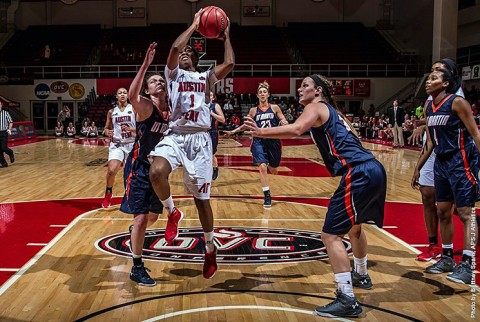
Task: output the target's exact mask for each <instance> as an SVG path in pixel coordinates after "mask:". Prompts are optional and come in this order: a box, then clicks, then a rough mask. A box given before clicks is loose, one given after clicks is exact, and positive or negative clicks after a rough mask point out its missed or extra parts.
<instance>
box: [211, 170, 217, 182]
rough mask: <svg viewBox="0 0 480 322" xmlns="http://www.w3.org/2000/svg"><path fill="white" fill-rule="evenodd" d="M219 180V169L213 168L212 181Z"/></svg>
mask: <svg viewBox="0 0 480 322" xmlns="http://www.w3.org/2000/svg"><path fill="white" fill-rule="evenodd" d="M217 178H218V167H213V173H212V180H217Z"/></svg>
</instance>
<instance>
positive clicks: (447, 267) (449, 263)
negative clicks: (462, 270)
mask: <svg viewBox="0 0 480 322" xmlns="http://www.w3.org/2000/svg"><path fill="white" fill-rule="evenodd" d="M454 268H455V261H454V260H453V258H451V257H448V256H445V255H442V257H440V260H439V261H438V262H436V263H435V264H433V265H430V266H428V267H427V268H426V269H425V272H427V273H430V274H442V273H447V272H452V271H453V269H454Z"/></svg>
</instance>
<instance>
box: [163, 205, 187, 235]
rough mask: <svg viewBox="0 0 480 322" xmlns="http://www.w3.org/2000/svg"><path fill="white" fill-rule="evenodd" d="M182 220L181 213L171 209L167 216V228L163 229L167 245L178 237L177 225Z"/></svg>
mask: <svg viewBox="0 0 480 322" xmlns="http://www.w3.org/2000/svg"><path fill="white" fill-rule="evenodd" d="M182 219H183V212H181V211H180V210H178V209H177V208H173V211H172V213H170V214H169V215H168V221H167V227H166V228H165V240H166V241H167V243H168V244H170V243H171V242H173V241H174V240H175V239H176V238H177V237H178V224H179V223H180V221H182Z"/></svg>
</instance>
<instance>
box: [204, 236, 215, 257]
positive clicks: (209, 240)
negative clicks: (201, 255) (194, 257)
mask: <svg viewBox="0 0 480 322" xmlns="http://www.w3.org/2000/svg"><path fill="white" fill-rule="evenodd" d="M203 235H204V236H205V249H206V250H207V253H211V252H213V251H214V250H215V244H214V243H213V237H214V234H213V231H211V232H209V233H206V232H204V233H203Z"/></svg>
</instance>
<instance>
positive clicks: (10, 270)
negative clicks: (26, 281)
mask: <svg viewBox="0 0 480 322" xmlns="http://www.w3.org/2000/svg"><path fill="white" fill-rule="evenodd" d="M19 270H20V268H0V272H18V271H19Z"/></svg>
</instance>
